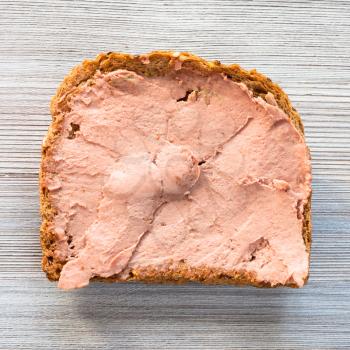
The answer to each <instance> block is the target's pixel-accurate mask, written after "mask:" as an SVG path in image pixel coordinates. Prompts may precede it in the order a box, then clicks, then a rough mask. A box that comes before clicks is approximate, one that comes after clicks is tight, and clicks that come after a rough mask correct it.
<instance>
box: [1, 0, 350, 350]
mask: <svg viewBox="0 0 350 350" xmlns="http://www.w3.org/2000/svg"><path fill="white" fill-rule="evenodd" d="M154 49H173V50H177V51H181V50H185V51H190V52H193V53H195V54H198V55H200V56H203V57H204V58H207V59H220V60H221V61H223V62H225V63H234V62H237V63H240V64H241V65H242V66H243V67H245V68H249V69H250V68H257V69H258V70H259V71H261V72H263V73H265V74H267V75H268V76H270V77H271V78H272V79H273V80H274V81H276V82H277V83H279V84H280V85H281V86H282V87H283V88H284V89H285V91H286V92H287V93H288V94H289V96H290V98H291V100H292V101H293V104H294V106H295V107H296V108H297V109H298V110H299V112H300V114H301V115H302V117H303V120H304V124H305V129H306V136H307V141H308V144H309V145H310V148H311V153H312V158H313V175H314V181H313V193H314V194H313V225H314V231H313V248H312V261H311V277H310V281H309V284H308V285H307V286H306V287H305V288H303V289H300V290H290V289H277V290H260V289H254V288H237V287H227V286H210V287H208V286H201V285H195V284H189V285H182V286H173V285H142V284H118V285H109V284H108V285H104V284H97V283H95V284H93V285H91V286H90V287H88V288H86V289H83V290H78V291H74V292H69V293H65V292H62V291H59V290H57V288H56V286H55V284H52V283H49V282H48V281H47V280H46V279H45V276H44V275H43V273H41V270H40V257H41V251H40V247H39V239H38V229H39V224H40V219H39V215H38V210H39V209H38V193H37V190H38V185H37V177H38V166H39V162H40V145H41V142H42V139H43V136H44V135H45V133H46V130H47V127H48V124H49V122H50V116H49V110H48V105H49V100H50V97H51V96H52V95H53V94H54V92H55V89H56V87H57V85H58V84H59V82H60V81H61V80H62V78H63V77H64V75H65V74H66V73H67V72H68V71H69V70H70V69H71V68H72V66H73V65H75V64H77V63H79V62H80V61H81V60H82V59H84V58H91V57H94V56H95V55H96V54H97V53H99V52H100V51H113V50H114V51H125V52H131V53H142V52H148V51H151V50H154ZM0 76H1V79H0V198H1V200H0V219H1V220H0V310H1V311H0V348H1V349H47V348H51V349H100V348H101V349H102V348H104V349H116V348H120V349H242V348H244V349H349V348H350V2H349V1H331V0H328V1H326V0H325V1H301V0H298V1H293V2H291V1H274V0H265V1H229V0H227V1H209V0H205V1H204V0H202V1H196V0H194V1H184V0H178V1H171V0H166V1H143V0H130V1H128V2H126V1H125V2H124V1H112V0H101V1H97V0H91V1H59V0H51V1H40V0H31V1H29V0H28V1H8V0H1V2H0Z"/></svg>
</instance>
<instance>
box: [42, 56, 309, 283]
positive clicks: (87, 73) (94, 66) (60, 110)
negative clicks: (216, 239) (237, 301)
mask: <svg viewBox="0 0 350 350" xmlns="http://www.w3.org/2000/svg"><path fill="white" fill-rule="evenodd" d="M144 60H149V63H148V64H144V63H142V62H143V61H144ZM176 60H180V61H182V67H183V68H188V69H193V70H196V71H198V72H199V73H200V74H203V75H209V74H211V73H213V72H219V73H225V74H227V75H228V77H229V78H230V79H232V80H234V81H237V82H243V83H244V84H246V85H247V86H248V88H249V89H250V90H251V91H252V92H253V94H254V95H255V96H260V97H262V98H263V99H265V95H266V94H267V93H268V92H270V93H272V94H273V95H274V97H275V100H276V102H277V104H278V106H279V107H280V108H281V109H282V110H284V112H285V113H286V114H287V115H288V116H289V118H290V119H291V121H292V123H293V124H294V126H295V127H296V128H297V130H298V131H299V132H300V133H301V134H302V135H304V127H303V124H302V121H301V118H300V116H299V114H298V112H297V111H296V110H295V109H294V108H293V107H292V105H291V102H290V100H289V98H288V96H287V95H286V94H285V93H284V92H283V90H282V89H281V88H280V87H279V86H278V85H277V84H275V83H273V82H272V81H271V79H269V78H267V77H266V76H264V75H263V74H261V73H259V72H257V71H256V70H255V69H254V70H251V71H246V70H244V69H242V68H241V67H240V66H239V65H237V64H233V65H224V64H221V63H220V61H212V62H209V61H206V60H204V59H202V58H200V57H197V56H195V55H192V54H190V53H186V52H182V53H176V54H175V53H174V52H171V51H154V52H151V53H149V54H145V55H130V54H123V53H114V52H110V53H107V54H105V53H102V54H99V55H98V56H97V57H96V58H95V59H94V60H85V61H84V62H82V63H81V64H80V65H78V66H76V67H75V68H73V69H72V71H71V72H70V74H69V75H67V76H66V77H65V79H64V80H63V82H62V83H61V84H60V86H59V88H58V89H57V92H56V94H55V96H54V97H53V98H52V100H51V106H50V109H51V115H52V122H51V124H50V127H49V130H48V133H47V136H46V138H45V139H44V142H43V145H42V161H41V167H40V173H39V183H40V213H41V217H42V224H41V227H40V240H41V247H42V251H43V257H42V269H43V271H44V272H46V274H47V277H48V279H50V280H53V281H56V280H58V278H59V275H60V272H61V270H62V267H63V265H64V264H65V262H64V261H60V260H59V259H58V258H57V257H55V255H54V250H55V240H56V236H55V233H54V232H53V231H52V230H51V229H50V226H51V225H50V223H51V222H52V220H53V217H54V215H55V209H54V208H53V207H52V205H51V202H50V193H49V191H48V189H47V188H46V187H45V176H46V173H45V163H46V161H47V160H48V159H49V158H50V154H51V153H52V150H53V145H54V142H55V140H56V138H57V137H58V136H59V135H60V131H61V121H62V120H63V117H64V113H65V112H67V111H68V110H69V109H68V105H67V102H68V100H69V99H70V97H71V96H72V94H74V93H75V92H76V91H77V88H78V87H79V85H80V84H81V83H82V82H84V81H86V80H89V79H90V78H92V77H93V75H94V74H95V72H96V71H97V70H100V71H102V72H110V71H113V70H116V69H121V68H123V69H129V70H132V71H135V72H137V73H138V74H142V75H145V76H158V75H165V74H167V73H168V72H169V71H171V70H173V69H174V65H175V61H176ZM311 230H312V227H311V194H310V197H309V199H308V202H307V204H306V205H305V207H304V221H303V232H302V235H303V239H304V242H305V246H306V249H307V251H308V253H309V257H310V249H311ZM308 277H309V276H307V278H306V279H305V283H306V282H307V279H308ZM95 279H96V280H101V281H106V282H108V281H110V282H115V281H121V280H120V278H118V276H111V277H109V278H95ZM128 280H133V281H142V282H157V283H163V282H173V283H182V282H187V281H193V282H202V283H209V284H248V285H253V286H256V287H271V285H270V284H269V283H262V282H259V281H257V280H256V278H255V276H254V275H252V274H248V273H245V274H243V273H241V272H239V271H230V272H227V271H221V270H217V269H216V270H212V269H210V268H205V269H203V268H202V269H193V268H190V267H189V266H187V265H186V264H185V263H184V264H180V265H177V266H176V267H171V268H170V267H169V268H168V269H167V270H165V271H163V270H162V271H160V270H156V269H154V268H148V269H145V270H142V271H136V270H133V271H132V273H131V274H130V276H129V278H128ZM277 286H281V285H277ZM277 286H274V287H277ZM284 286H289V287H297V286H296V285H295V284H294V283H288V282H287V283H286V284H285V285H284Z"/></svg>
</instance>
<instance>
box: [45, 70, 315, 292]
mask: <svg viewBox="0 0 350 350" xmlns="http://www.w3.org/2000/svg"><path fill="white" fill-rule="evenodd" d="M266 101H267V102H265V101H264V100H263V99H261V98H260V97H258V98H255V97H253V95H252V93H251V92H250V91H249V90H248V89H247V87H246V86H245V85H244V84H240V83H235V82H233V81H231V80H230V79H227V77H225V76H223V75H221V74H216V73H213V74H212V75H211V76H209V77H204V76H201V75H199V74H197V73H195V72H192V71H189V70H187V71H185V70H184V69H181V67H180V68H179V69H177V70H174V71H173V72H172V73H171V74H169V75H166V76H161V77H152V78H151V77H143V76H140V75H138V74H136V73H135V72H131V71H127V70H116V71H113V72H111V73H106V74H102V73H100V72H98V73H96V74H95V76H94V81H93V83H84V84H82V85H81V86H80V87H79V90H78V92H77V93H76V94H74V96H73V97H72V98H71V99H70V101H69V107H70V111H69V112H67V113H66V115H65V116H64V119H63V121H62V124H61V127H62V132H61V133H60V135H59V137H58V138H57V139H56V141H55V146H54V149H53V155H52V157H50V159H49V160H48V161H47V164H46V165H45V167H46V168H45V171H46V174H47V175H46V180H45V181H46V183H45V185H46V187H47V188H48V190H49V191H50V198H51V202H52V204H53V206H54V208H55V209H56V211H57V215H55V217H54V220H53V223H52V225H53V226H52V230H53V231H54V232H55V234H56V237H57V242H56V250H55V254H56V256H57V258H59V259H60V260H62V261H66V260H67V263H66V264H65V265H64V266H63V270H62V272H61V275H60V279H59V287H61V288H64V289H70V288H78V287H83V286H85V285H87V284H88V283H89V280H90V279H91V278H92V277H96V276H97V277H110V276H115V275H118V277H119V279H122V280H123V279H128V276H129V272H131V271H133V270H143V269H148V268H151V269H157V270H160V271H166V270H167V269H169V268H170V269H171V268H176V266H178V265H179V264H181V263H184V262H185V263H186V265H187V266H189V267H190V268H210V269H212V270H218V271H222V272H224V271H228V272H230V271H237V272H248V273H251V274H253V275H254V276H255V278H256V280H257V281H261V282H268V283H270V284H271V285H276V284H285V283H294V284H296V285H298V286H302V285H303V284H304V280H305V278H306V276H307V274H308V252H307V250H306V247H305V244H304V241H303V237H302V226H303V210H304V205H305V204H306V202H307V200H308V197H309V195H310V191H311V172H310V160H309V153H308V149H307V147H306V145H305V142H304V139H303V137H302V136H301V135H300V134H299V132H298V131H297V130H296V128H295V127H294V126H293V125H292V123H291V121H290V120H289V118H288V116H287V115H286V114H285V113H284V112H283V111H282V110H281V109H280V108H278V106H277V104H276V101H275V100H274V97H273V95H272V94H270V93H269V94H268V95H267V96H266Z"/></svg>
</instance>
